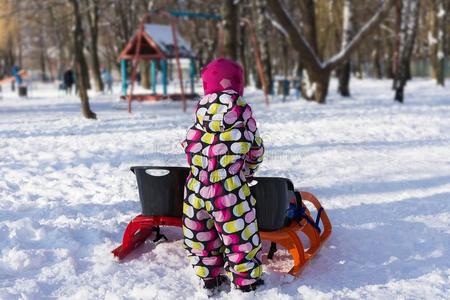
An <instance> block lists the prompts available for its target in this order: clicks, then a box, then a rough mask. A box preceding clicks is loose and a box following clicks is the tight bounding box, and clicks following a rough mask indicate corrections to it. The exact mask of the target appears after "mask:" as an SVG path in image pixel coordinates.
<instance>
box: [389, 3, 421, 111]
mask: <svg viewBox="0 0 450 300" xmlns="http://www.w3.org/2000/svg"><path fill="white" fill-rule="evenodd" d="M419 1H420V0H403V3H402V4H403V7H402V24H401V30H400V48H399V65H398V71H397V74H396V76H395V79H396V80H395V97H394V100H396V101H398V102H403V100H404V88H405V85H406V82H407V80H408V76H410V74H409V73H410V72H409V65H410V62H411V54H412V50H413V47H414V41H415V39H416V34H417V23H418V17H419V3H420V2H419Z"/></svg>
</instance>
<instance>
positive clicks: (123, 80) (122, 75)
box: [120, 59, 128, 96]
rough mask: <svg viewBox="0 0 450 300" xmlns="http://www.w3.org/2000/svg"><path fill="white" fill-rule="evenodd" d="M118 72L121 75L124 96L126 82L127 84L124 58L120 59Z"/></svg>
mask: <svg viewBox="0 0 450 300" xmlns="http://www.w3.org/2000/svg"><path fill="white" fill-rule="evenodd" d="M120 74H121V77H122V96H126V95H127V89H128V84H127V61H126V60H125V59H122V60H121V61H120Z"/></svg>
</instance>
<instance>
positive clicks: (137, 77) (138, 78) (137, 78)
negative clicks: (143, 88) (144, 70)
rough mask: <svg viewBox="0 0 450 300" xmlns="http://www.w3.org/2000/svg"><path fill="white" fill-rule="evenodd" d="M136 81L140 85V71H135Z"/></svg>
mask: <svg viewBox="0 0 450 300" xmlns="http://www.w3.org/2000/svg"><path fill="white" fill-rule="evenodd" d="M136 82H137V84H138V85H141V72H137V73H136Z"/></svg>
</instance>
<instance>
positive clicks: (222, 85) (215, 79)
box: [202, 58, 244, 96]
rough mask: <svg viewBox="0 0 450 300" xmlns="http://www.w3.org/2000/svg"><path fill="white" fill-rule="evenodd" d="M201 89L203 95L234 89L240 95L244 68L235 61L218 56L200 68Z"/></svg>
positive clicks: (242, 87)
mask: <svg viewBox="0 0 450 300" xmlns="http://www.w3.org/2000/svg"><path fill="white" fill-rule="evenodd" d="M202 80H203V90H204V92H205V95H207V94H211V93H216V92H221V91H224V90H234V91H236V92H238V93H239V95H241V96H242V94H243V93H244V70H242V67H241V66H240V65H239V64H238V63H237V62H235V61H232V60H230V59H226V58H218V59H215V60H213V61H212V62H210V63H209V64H208V65H207V66H206V67H204V68H203V69H202Z"/></svg>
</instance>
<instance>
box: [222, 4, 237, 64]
mask: <svg viewBox="0 0 450 300" xmlns="http://www.w3.org/2000/svg"><path fill="white" fill-rule="evenodd" d="M222 20H223V21H222V24H223V51H224V53H223V54H224V56H225V57H227V58H230V59H232V60H237V49H238V41H237V24H238V6H237V4H235V1H234V0H224V1H223V4H222Z"/></svg>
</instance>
